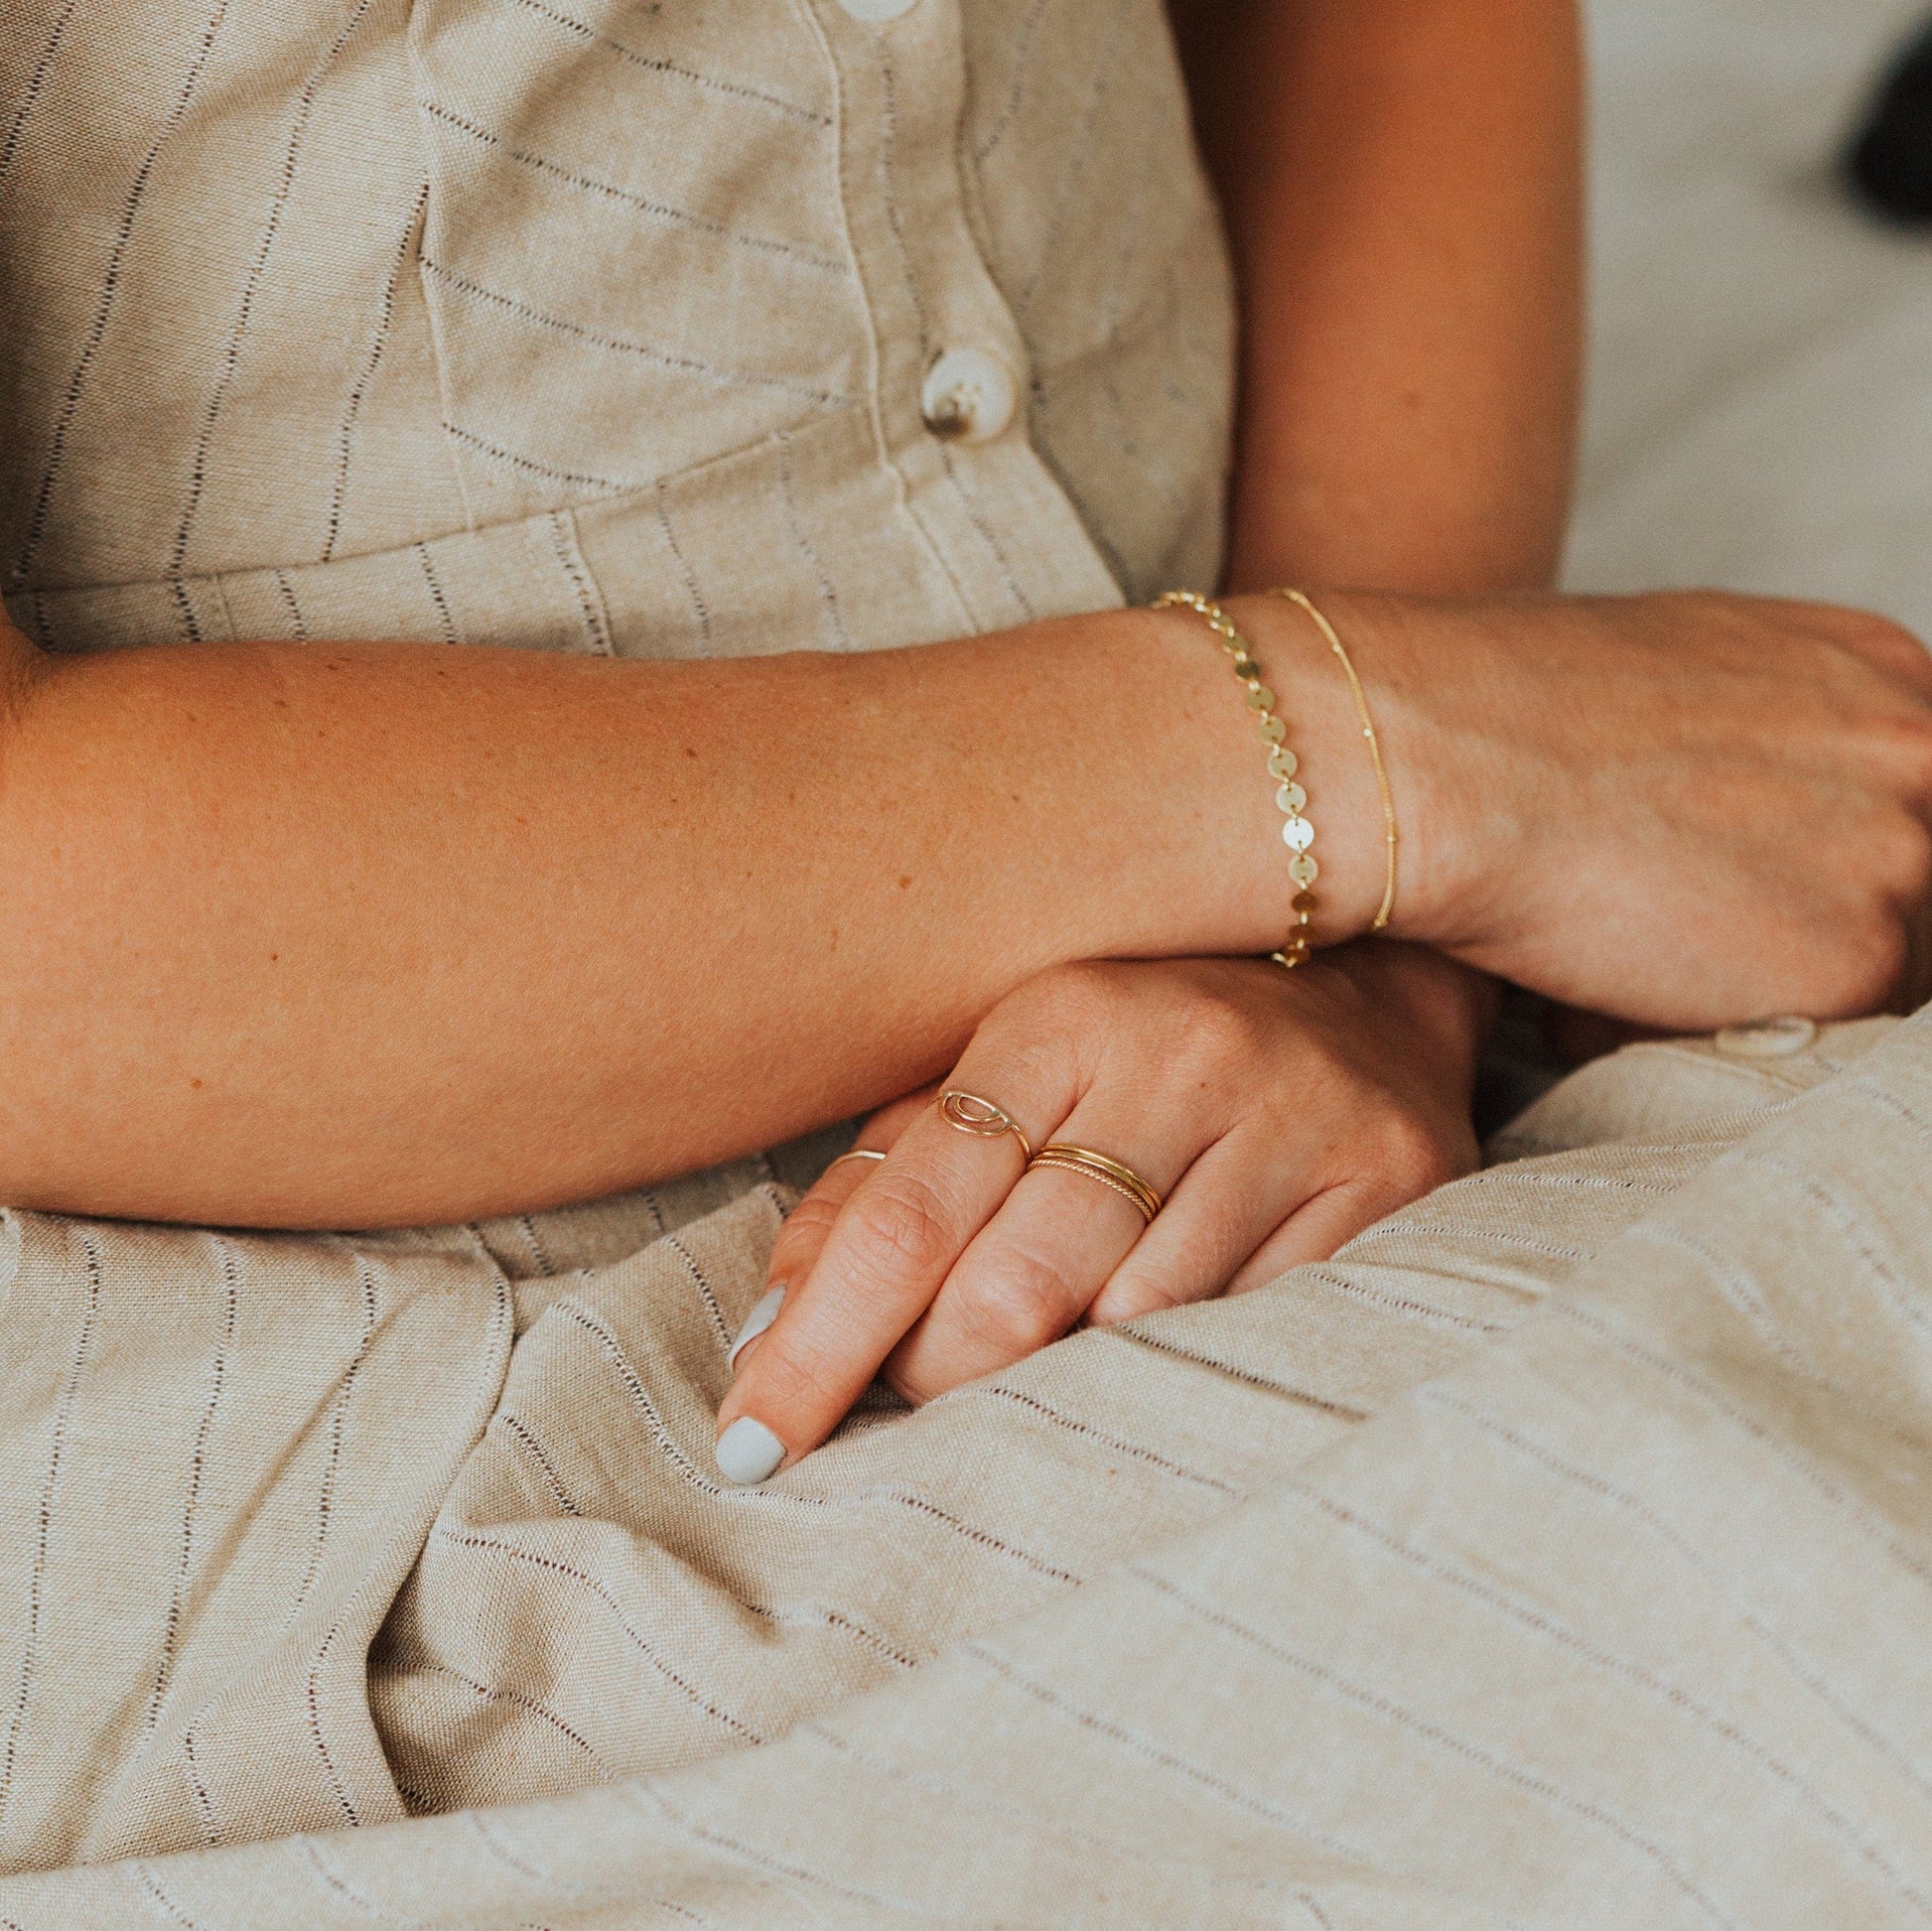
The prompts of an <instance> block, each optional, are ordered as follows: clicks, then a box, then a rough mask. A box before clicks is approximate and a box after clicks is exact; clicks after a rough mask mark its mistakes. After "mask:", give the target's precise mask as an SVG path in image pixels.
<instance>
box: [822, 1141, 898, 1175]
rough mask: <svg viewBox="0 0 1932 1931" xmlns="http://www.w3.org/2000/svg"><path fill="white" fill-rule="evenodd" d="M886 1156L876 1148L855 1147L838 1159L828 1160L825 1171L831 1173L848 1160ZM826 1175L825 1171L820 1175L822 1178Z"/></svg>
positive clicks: (877, 1158) (873, 1158)
mask: <svg viewBox="0 0 1932 1931" xmlns="http://www.w3.org/2000/svg"><path fill="white" fill-rule="evenodd" d="M885 1158H886V1156H885V1155H884V1154H882V1153H880V1152H879V1151H878V1150H877V1149H876V1148H872V1147H854V1148H853V1150H852V1151H851V1152H850V1153H849V1154H841V1155H840V1156H839V1157H838V1159H837V1160H830V1161H827V1162H826V1163H825V1172H826V1173H829V1172H831V1171H832V1169H833V1168H834V1167H843V1166H844V1165H845V1163H846V1162H847V1161H848V1160H884V1159H885ZM824 1177H825V1173H821V1174H820V1175H819V1178H820V1179H823V1178H824Z"/></svg>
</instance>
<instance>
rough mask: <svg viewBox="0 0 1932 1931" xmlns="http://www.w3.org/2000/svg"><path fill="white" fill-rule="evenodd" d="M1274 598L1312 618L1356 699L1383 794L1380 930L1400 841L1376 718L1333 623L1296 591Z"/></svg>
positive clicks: (1373, 923) (1390, 904) (1376, 924)
mask: <svg viewBox="0 0 1932 1931" xmlns="http://www.w3.org/2000/svg"><path fill="white" fill-rule="evenodd" d="M1275 595H1276V596H1277V597H1285V598H1287V599H1288V601H1289V602H1290V603H1291V604H1293V605H1294V606H1295V608H1296V609H1297V610H1298V611H1303V612H1306V613H1307V615H1308V616H1309V617H1311V618H1312V619H1313V620H1314V627H1315V628H1316V629H1317V630H1319V631H1320V632H1321V634H1322V635H1323V636H1324V637H1326V638H1327V640H1328V648H1329V649H1330V650H1332V651H1333V652H1334V653H1335V657H1336V660H1337V661H1338V662H1339V663H1340V665H1341V668H1342V674H1343V676H1345V677H1346V678H1347V679H1348V690H1349V694H1350V696H1352V697H1353V698H1354V700H1355V715H1356V716H1357V717H1358V718H1360V719H1361V721H1362V737H1363V738H1364V739H1365V740H1366V741H1367V744H1368V756H1369V761H1370V762H1371V763H1372V764H1373V765H1374V766H1375V787H1376V789H1377V790H1378V791H1379V792H1380V793H1381V794H1382V846H1383V850H1384V851H1385V852H1386V853H1387V854H1388V869H1387V872H1386V874H1385V875H1384V878H1383V882H1382V902H1381V904H1380V905H1379V906H1378V907H1377V909H1376V913H1375V916H1374V918H1373V919H1371V920H1370V921H1369V930H1370V931H1372V932H1379V931H1381V930H1382V928H1383V927H1384V926H1385V925H1387V924H1388V922H1389V914H1390V913H1391V912H1392V911H1394V910H1395V869H1396V847H1397V845H1398V843H1399V842H1400V841H1399V840H1398V838H1397V836H1396V829H1395V793H1394V792H1393V791H1392V790H1390V789H1389V769H1388V766H1387V765H1386V764H1384V763H1383V762H1382V742H1381V740H1380V739H1379V738H1377V737H1376V735H1375V721H1374V720H1373V719H1372V718H1371V717H1370V716H1369V714H1368V698H1367V696H1366V694H1365V693H1364V692H1363V690H1362V680H1361V679H1360V678H1359V677H1357V676H1356V675H1355V666H1354V665H1353V664H1352V663H1350V662H1349V661H1348V652H1347V651H1346V650H1344V649H1343V648H1342V647H1341V638H1340V637H1338V636H1337V635H1336V634H1335V626H1334V625H1333V624H1332V623H1330V622H1329V621H1328V620H1327V619H1326V618H1325V617H1323V616H1322V615H1321V613H1320V612H1319V611H1318V610H1316V609H1315V607H1314V605H1313V604H1312V603H1311V601H1310V599H1309V598H1308V597H1306V596H1305V595H1304V594H1303V593H1302V592H1301V591H1299V590H1277V591H1276V592H1275Z"/></svg>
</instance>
